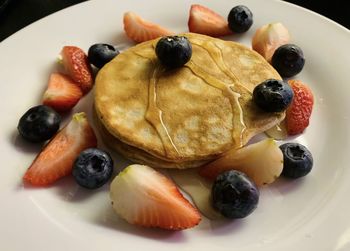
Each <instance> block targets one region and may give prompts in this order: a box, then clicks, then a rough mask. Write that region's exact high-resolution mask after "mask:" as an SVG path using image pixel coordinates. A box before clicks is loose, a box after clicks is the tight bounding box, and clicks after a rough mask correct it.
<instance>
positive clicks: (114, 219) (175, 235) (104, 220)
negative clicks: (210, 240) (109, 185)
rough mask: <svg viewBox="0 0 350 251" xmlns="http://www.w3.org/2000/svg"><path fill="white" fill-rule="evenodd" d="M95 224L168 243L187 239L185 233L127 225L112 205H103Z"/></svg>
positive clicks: (97, 214)
mask: <svg viewBox="0 0 350 251" xmlns="http://www.w3.org/2000/svg"><path fill="white" fill-rule="evenodd" d="M92 221H93V223H94V224H97V225H100V226H103V227H106V228H108V229H111V230H114V231H119V232H123V233H126V234H130V235H134V236H135V235H136V236H139V237H142V238H147V239H154V240H157V241H162V242H166V243H179V242H181V243H182V242H186V240H187V237H186V234H185V232H186V231H190V230H183V231H171V230H162V229H158V228H145V227H139V226H136V225H132V224H129V223H127V222H126V221H125V220H123V219H122V218H120V217H119V216H118V215H117V214H116V213H115V212H114V211H113V208H112V206H111V205H110V204H106V205H105V206H103V205H101V206H100V207H99V211H96V217H95V218H94V219H92Z"/></svg>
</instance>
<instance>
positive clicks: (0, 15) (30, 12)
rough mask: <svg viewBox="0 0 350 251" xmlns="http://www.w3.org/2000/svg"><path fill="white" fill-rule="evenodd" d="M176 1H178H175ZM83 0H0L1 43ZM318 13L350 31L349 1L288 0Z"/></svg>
mask: <svg viewBox="0 0 350 251" xmlns="http://www.w3.org/2000/svg"><path fill="white" fill-rule="evenodd" d="M174 1H176V0H174ZM80 2H84V1H83V0H0V41H2V40H4V39H5V38H6V37H8V36H10V35H11V34H13V33H14V32H16V31H18V30H20V29H21V28H23V27H25V26H27V25H29V24H31V23H32V22H34V21H36V20H38V19H40V18H42V17H44V16H47V15H48V14H51V13H53V12H55V11H58V10H60V9H63V8H65V7H68V6H71V5H74V4H77V3H80ZM287 2H291V3H294V4H297V5H300V6H303V7H305V8H307V9H310V10H313V11H315V12H318V13H319V14H321V15H324V16H326V17H328V18H330V19H332V20H334V21H336V22H337V23H340V24H342V25H343V26H345V27H347V28H348V29H350V9H349V7H348V6H346V5H347V4H346V3H347V2H348V1H347V0H332V1H323V0H322V1H321V0H311V1H310V0H309V1H308V0H304V1H298V0H288V1H287Z"/></svg>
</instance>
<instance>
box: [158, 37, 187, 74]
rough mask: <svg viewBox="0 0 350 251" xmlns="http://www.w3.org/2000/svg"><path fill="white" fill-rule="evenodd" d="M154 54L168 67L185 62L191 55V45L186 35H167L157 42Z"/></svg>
mask: <svg viewBox="0 0 350 251" xmlns="http://www.w3.org/2000/svg"><path fill="white" fill-rule="evenodd" d="M155 52H156V55H157V57H158V59H159V61H160V62H161V64H162V65H163V66H165V67H166V68H168V69H172V68H178V67H181V66H183V65H184V64H186V63H187V62H188V61H189V60H190V58H191V56H192V46H191V43H190V42H189V41H188V39H187V38H186V37H183V36H167V37H162V38H161V39H159V41H158V42H157V45H156V48H155Z"/></svg>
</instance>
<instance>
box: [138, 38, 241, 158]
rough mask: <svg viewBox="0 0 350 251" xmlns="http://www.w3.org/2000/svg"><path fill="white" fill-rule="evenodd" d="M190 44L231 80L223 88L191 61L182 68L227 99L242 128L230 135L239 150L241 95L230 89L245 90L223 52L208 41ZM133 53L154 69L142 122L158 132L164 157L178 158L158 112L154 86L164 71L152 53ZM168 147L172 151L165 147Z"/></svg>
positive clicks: (195, 41)
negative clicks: (204, 52)
mask: <svg viewBox="0 0 350 251" xmlns="http://www.w3.org/2000/svg"><path fill="white" fill-rule="evenodd" d="M191 43H192V44H193V45H196V46H199V47H201V48H203V49H205V50H206V51H207V52H208V53H209V55H210V57H211V58H212V60H213V61H214V63H215V64H216V65H217V67H218V68H219V69H220V70H221V71H222V72H223V73H225V75H226V76H228V77H229V78H231V80H232V83H231V84H226V83H225V82H223V81H221V80H219V79H217V78H214V77H213V76H211V75H210V74H209V73H208V72H206V71H205V70H203V69H202V68H201V67H199V66H198V65H197V64H195V63H194V62H193V60H190V61H189V62H188V63H187V64H186V65H185V67H187V68H189V69H190V70H191V71H192V73H193V74H195V75H196V76H197V77H199V78H201V79H202V80H204V82H206V83H207V84H209V85H211V86H213V87H215V88H217V89H220V90H221V91H222V93H223V95H224V96H226V97H227V98H228V99H229V100H230V103H231V107H232V112H233V113H234V114H236V115H238V117H239V119H240V124H241V126H240V128H238V130H234V129H233V130H232V131H233V135H232V136H233V138H234V139H236V138H239V141H240V142H236V143H238V146H239V147H241V146H242V145H243V133H244V131H245V130H246V125H245V123H244V115H243V109H242V107H241V105H240V103H239V98H240V96H241V95H240V94H239V93H237V92H235V91H234V89H233V87H234V86H235V85H236V84H237V85H240V86H241V87H244V86H242V85H241V84H240V83H239V81H238V78H237V77H236V76H235V75H234V73H232V72H231V71H230V70H229V68H228V67H227V65H226V63H225V61H224V60H223V55H222V49H221V48H220V47H218V46H217V45H216V44H213V43H212V42H210V41H209V42H208V41H202V40H198V39H191ZM152 47H153V49H154V47H155V45H154V44H153V45H152ZM133 53H134V54H136V55H138V56H140V57H142V58H145V59H148V60H150V61H151V63H152V64H153V66H154V68H153V71H152V74H151V76H150V81H149V89H148V107H147V111H146V115H145V119H146V120H147V121H148V122H149V123H150V124H151V125H152V126H153V127H154V128H155V130H156V131H157V133H158V135H159V137H160V139H161V141H162V144H163V147H164V151H165V153H166V155H167V156H169V155H174V154H175V153H174V151H175V152H176V154H177V155H178V156H179V155H180V153H179V151H178V149H177V147H176V145H175V144H174V142H173V140H172V138H171V136H170V134H169V131H168V129H167V127H166V126H165V124H164V121H163V111H162V110H161V109H159V108H158V106H157V90H156V86H157V82H158V79H159V76H160V74H161V73H162V70H161V69H163V68H162V67H161V66H160V65H159V63H157V62H155V55H154V50H149V51H148V50H147V51H146V52H144V53H143V54H142V53H139V52H136V51H133ZM244 88H245V87H244ZM245 89H246V88H245ZM236 117H237V116H233V120H234V119H235V118H236ZM233 125H235V124H234V123H233ZM170 145H171V146H172V147H168V146H170Z"/></svg>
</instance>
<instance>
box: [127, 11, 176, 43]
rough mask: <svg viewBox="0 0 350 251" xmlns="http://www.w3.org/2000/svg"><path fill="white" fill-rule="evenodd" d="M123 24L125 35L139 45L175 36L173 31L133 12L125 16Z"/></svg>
mask: <svg viewBox="0 0 350 251" xmlns="http://www.w3.org/2000/svg"><path fill="white" fill-rule="evenodd" d="M123 23H124V31H125V34H126V35H127V36H128V37H129V38H130V39H132V40H133V41H135V42H137V43H140V42H144V41H148V40H151V39H155V38H157V37H161V36H170V35H172V34H173V32H172V31H170V30H168V29H166V28H163V27H161V26H160V25H158V24H154V23H151V22H149V21H146V20H144V19H143V18H141V17H140V16H138V15H137V14H135V13H133V12H126V13H125V14H124V18H123Z"/></svg>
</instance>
